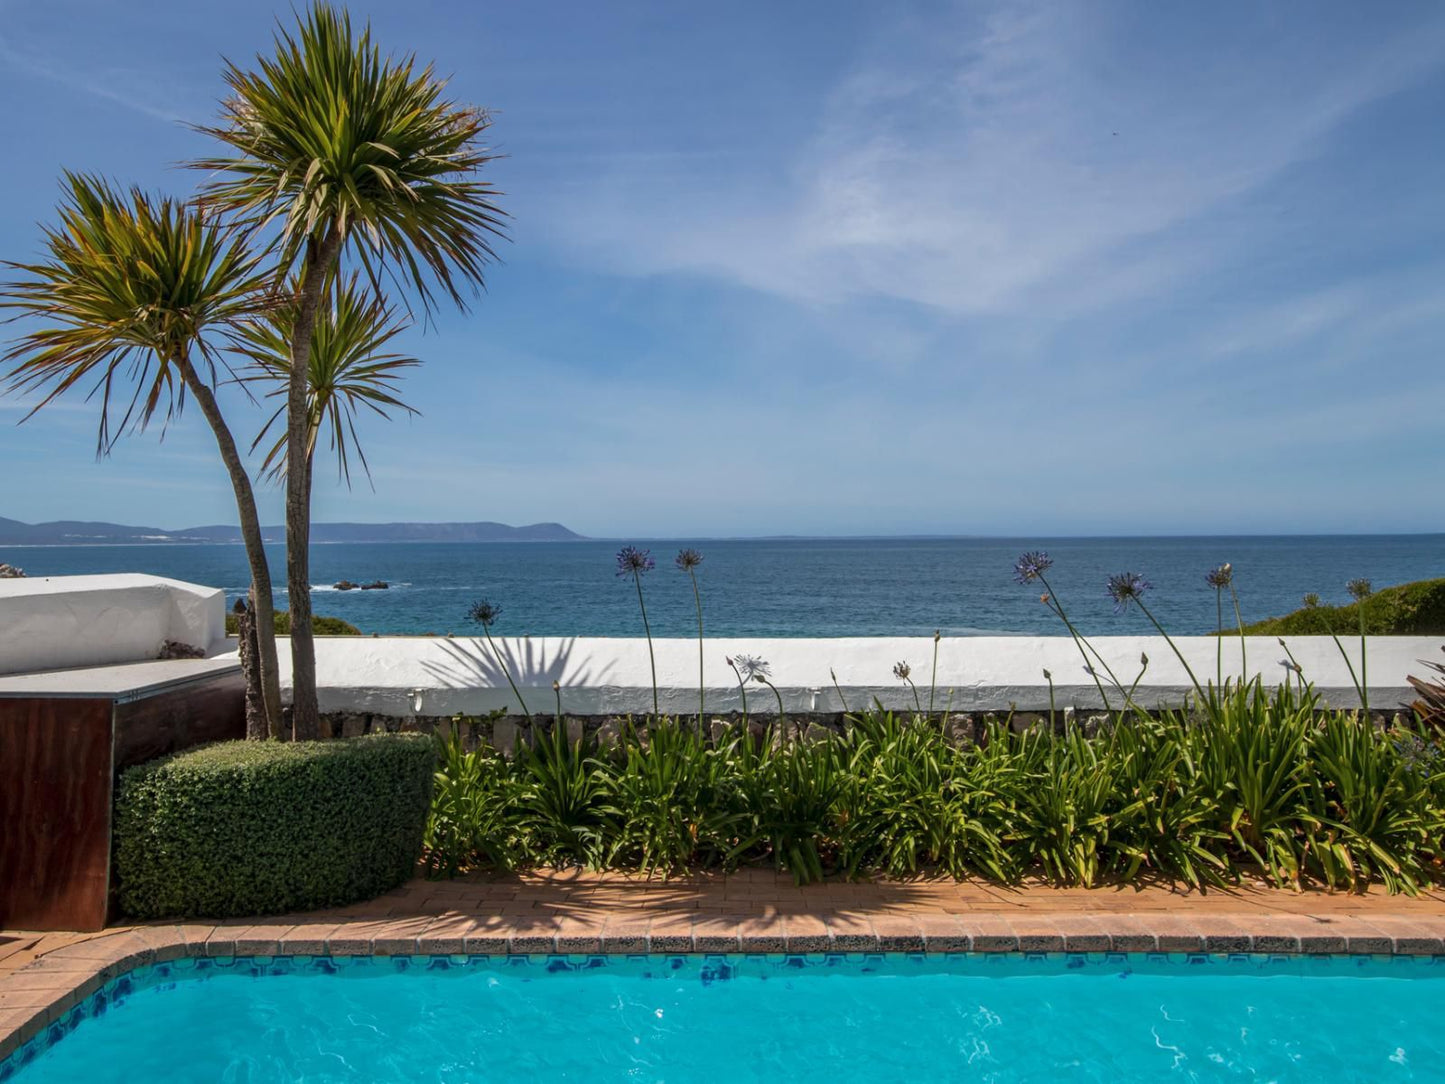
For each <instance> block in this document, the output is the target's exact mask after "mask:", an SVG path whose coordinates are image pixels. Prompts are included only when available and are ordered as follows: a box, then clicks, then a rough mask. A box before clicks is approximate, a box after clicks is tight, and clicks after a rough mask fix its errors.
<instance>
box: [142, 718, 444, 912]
mask: <svg viewBox="0 0 1445 1084" xmlns="http://www.w3.org/2000/svg"><path fill="white" fill-rule="evenodd" d="M434 764H435V750H434V748H433V745H432V741H431V739H430V738H428V737H426V736H424V735H420V734H382V735H371V736H368V737H364V738H348V739H342V740H334V741H326V742H295V743H281V742H220V743H217V744H215V745H208V746H203V747H201V748H198V749H193V750H189V751H187V752H184V753H180V754H177V755H175V756H171V757H164V758H162V759H160V760H155V761H151V762H150V763H148V764H141V765H138V766H136V767H134V768H131V769H129V770H128V771H126V772H125V773H124V774H123V775H122V776H121V779H120V785H119V788H118V790H117V795H116V812H115V874H116V882H117V885H118V890H119V902H120V907H121V910H122V911H123V912H124V913H125V914H127V915H129V916H132V917H135V918H169V917H181V916H196V917H200V916H205V917H211V918H221V917H229V916H246V915H263V914H274V913H277V912H283V911H308V910H312V909H314V908H318V907H334V906H340V905H343V904H347V903H352V902H355V901H357V900H364V899H369V898H371V897H373V896H376V895H379V894H380V893H382V892H385V891H386V890H387V889H390V888H394V887H395V886H397V885H399V884H401V883H403V882H404V881H406V880H407V878H409V877H411V876H412V875H413V873H414V872H415V869H416V863H417V860H418V858H419V856H420V855H421V852H422V839H423V831H424V829H425V828H426V824H427V809H428V805H429V803H430V800H431V793H432V776H433V769H434Z"/></svg>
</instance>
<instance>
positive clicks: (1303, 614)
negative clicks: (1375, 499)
mask: <svg viewBox="0 0 1445 1084" xmlns="http://www.w3.org/2000/svg"><path fill="white" fill-rule="evenodd" d="M1362 605H1363V606H1364V607H1365V631H1366V632H1368V633H1369V634H1370V635H1371V636H1440V635H1445V579H1439V580H1417V581H1415V582H1414V583H1405V584H1401V585H1400V586H1398V587H1384V588H1381V589H1380V590H1379V591H1377V592H1376V593H1375V594H1373V595H1371V596H1370V597H1369V598H1367V599H1365V601H1364V602H1363V603H1359V602H1352V603H1350V604H1349V605H1348V606H1312V607H1305V608H1304V609H1301V610H1296V611H1295V612H1294V613H1292V614H1286V615H1285V616H1284V617H1271V618H1269V619H1267V620H1265V621H1257V622H1255V623H1254V624H1253V625H1245V626H1244V631H1245V632H1246V633H1247V634H1249V635H1250V636H1328V635H1329V634H1330V632H1331V630H1333V631H1334V633H1335V634H1336V635H1337V636H1345V635H1347V634H1349V633H1354V634H1355V635H1356V636H1358V635H1359V632H1360V607H1361V606H1362ZM1231 631H1235V632H1236V634H1237V630H1230V629H1228V628H1226V629H1225V630H1224V634H1225V635H1226V636H1228V635H1229V634H1230V633H1231Z"/></svg>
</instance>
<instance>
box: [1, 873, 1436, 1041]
mask: <svg viewBox="0 0 1445 1084" xmlns="http://www.w3.org/2000/svg"><path fill="white" fill-rule="evenodd" d="M1402 902H1403V901H1402ZM1409 909H1410V908H1409V906H1408V904H1405V905H1402V907H1401V908H1400V911H1401V912H1402V913H1397V914H1388V915H1375V914H1372V915H1370V917H1368V918H1365V917H1361V916H1358V915H1329V914H1260V913H1258V912H1248V911H1227V910H1226V911H1218V912H1213V913H1190V912H1191V910H1192V908H1190V907H1188V906H1183V907H1180V908H1179V909H1178V910H1177V911H1176V912H1172V913H1158V912H1133V913H1131V912H1117V913H1098V912H1093V913H1082V912H1078V911H1075V912H1064V913H1052V914H1043V913H1030V914H1002V913H988V912H971V913H967V914H934V913H924V914H915V915H901V914H878V913H875V914H871V915H870V914H868V913H867V912H866V911H862V910H854V911H840V912H836V913H831V914H826V915H825V914H777V915H773V916H771V917H760V916H753V917H743V918H739V917H728V916H716V915H679V914H664V915H658V916H648V915H647V914H645V913H644V914H617V913H613V914H603V915H599V916H597V919H596V921H595V922H594V923H592V924H590V925H586V924H583V925H573V926H564V925H563V924H559V922H558V921H557V920H555V919H550V918H548V919H542V920H539V919H537V918H536V917H531V916H527V915H505V914H503V915H490V916H482V917H476V916H470V915H465V914H460V913H451V914H446V913H443V914H416V915H410V916H393V917H387V918H381V919H374V918H343V917H340V916H334V917H331V918H329V919H328V918H327V917H325V916H324V915H313V916H306V915H298V916H287V917H283V918H276V919H269V920H262V921H255V920H245V921H239V922H238V921H229V922H223V923H182V924H152V925H138V926H130V927H124V928H121V929H116V930H113V931H103V932H102V933H100V934H97V935H95V936H92V937H88V938H86V939H84V940H79V941H74V942H72V943H69V944H62V945H60V946H59V947H56V948H54V949H52V950H50V951H46V952H44V953H43V955H39V956H38V957H37V958H35V959H34V960H33V961H32V962H30V963H29V964H28V965H26V966H24V967H22V968H20V969H18V970H15V971H13V972H11V973H9V974H6V975H3V976H0V1059H3V1058H6V1057H8V1056H9V1055H10V1054H11V1053H13V1052H14V1051H15V1050H17V1049H19V1047H20V1046H22V1045H23V1044H24V1043H26V1042H28V1041H29V1040H30V1039H32V1038H34V1037H35V1036H36V1035H39V1034H40V1033H41V1032H42V1031H44V1030H45V1029H46V1028H47V1027H49V1026H50V1025H51V1024H53V1023H56V1022H58V1021H59V1020H60V1019H61V1018H62V1017H64V1016H65V1014H66V1013H67V1012H68V1011H69V1010H70V1009H71V1008H73V1007H74V1006H75V1005H77V1004H79V1003H80V1002H82V1001H84V1000H85V999H86V998H88V997H89V996H90V995H92V994H93V993H95V992H96V991H97V990H99V989H100V988H101V987H102V986H104V985H105V984H106V983H107V982H109V981H111V980H112V979H115V978H118V977H119V976H121V975H123V974H125V973H126V972H128V971H131V970H133V969H135V968H138V967H144V966H146V965H148V964H154V963H165V962H169V961H172V960H177V959H181V958H183V957H238V956H239V957H254V956H358V955H361V956H448V955H492V956H500V955H554V954H555V955H569V954H623V955H636V954H650V953H656V954H670V955H679V954H690V953H697V954H732V953H739V954H747V953H787V954H809V953H839V952H842V953H877V952H907V953H919V952H922V953H935V952H937V953H960V952H975V953H1007V952H1017V953H1053V952H1063V953H1099V952H1116V953H1121V952H1122V953H1140V952H1143V953H1149V952H1165V953H1256V954H1269V955H1288V954H1343V955H1372V956H1379V955H1408V956H1440V955H1445V914H1418V915H1411V914H1409V913H1408V911H1409Z"/></svg>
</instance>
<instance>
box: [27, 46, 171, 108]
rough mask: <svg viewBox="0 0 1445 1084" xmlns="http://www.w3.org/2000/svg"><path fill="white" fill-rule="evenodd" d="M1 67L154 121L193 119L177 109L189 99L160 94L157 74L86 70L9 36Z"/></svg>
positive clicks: (106, 69) (108, 69)
mask: <svg viewBox="0 0 1445 1084" xmlns="http://www.w3.org/2000/svg"><path fill="white" fill-rule="evenodd" d="M0 65H3V66H4V67H7V68H10V69H11V70H13V71H18V72H22V73H24V74H25V75H29V76H33V77H36V78H39V79H45V80H47V81H49V82H52V83H56V84H58V85H60V86H63V87H66V88H67V89H69V90H73V91H76V92H79V93H82V94H88V95H91V96H92V97H96V98H102V99H104V100H106V101H109V102H114V103H115V104H117V105H120V106H124V107H125V108H126V109H129V110H131V111H133V112H135V113H140V114H142V115H143V116H147V117H150V118H151V119H153V120H159V121H165V122H167V123H174V122H183V121H186V120H188V119H191V118H189V117H187V116H186V115H185V114H183V113H181V112H179V111H178V110H177V109H176V105H177V104H179V103H181V102H184V101H187V97H186V96H183V95H169V96H167V95H163V94H159V93H157V91H156V81H157V76H156V73H154V72H141V71H135V70H130V69H125V68H117V67H107V68H104V69H99V70H90V71H87V70H85V69H82V68H78V67H75V66H73V65H71V64H67V63H65V62H64V61H61V60H60V59H58V58H57V57H55V56H53V55H51V54H48V53H44V52H41V51H40V50H37V49H33V48H27V47H24V46H22V45H21V44H20V43H18V42H16V41H15V40H14V39H13V38H12V37H10V36H9V35H0Z"/></svg>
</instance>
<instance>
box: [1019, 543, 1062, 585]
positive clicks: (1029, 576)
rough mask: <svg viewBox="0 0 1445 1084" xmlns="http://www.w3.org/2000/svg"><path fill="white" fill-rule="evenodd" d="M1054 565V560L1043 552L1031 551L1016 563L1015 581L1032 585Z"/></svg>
mask: <svg viewBox="0 0 1445 1084" xmlns="http://www.w3.org/2000/svg"><path fill="white" fill-rule="evenodd" d="M1053 565H1054V559H1053V558H1052V557H1050V556H1049V555H1048V554H1047V553H1045V552H1044V551H1043V550H1030V551H1029V552H1028V553H1025V554H1022V555H1021V556H1020V557H1019V559H1018V560H1017V561H1015V562H1014V579H1015V580H1017V581H1018V582H1019V583H1021V584H1030V583H1033V582H1034V580H1036V579H1038V578H1039V577H1040V576H1042V575H1043V574H1044V573H1045V572H1047V571H1048V570H1049V569H1050V568H1052V567H1053Z"/></svg>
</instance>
